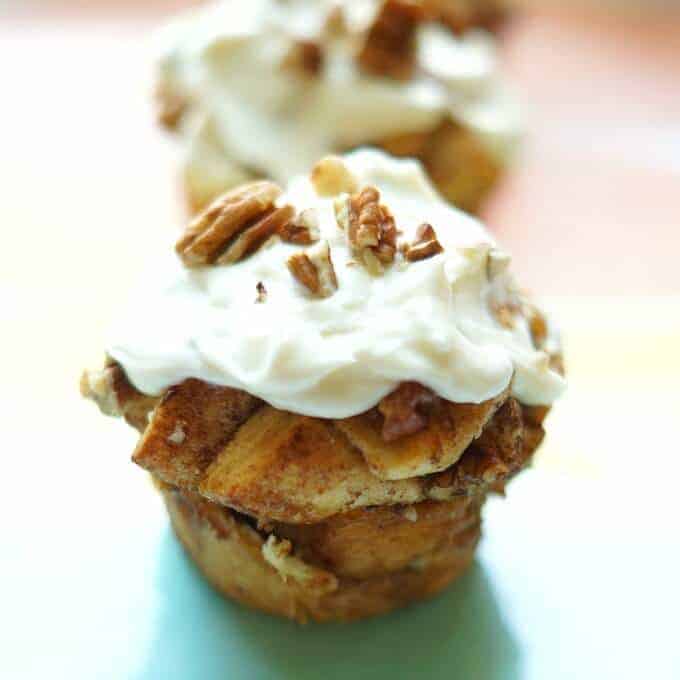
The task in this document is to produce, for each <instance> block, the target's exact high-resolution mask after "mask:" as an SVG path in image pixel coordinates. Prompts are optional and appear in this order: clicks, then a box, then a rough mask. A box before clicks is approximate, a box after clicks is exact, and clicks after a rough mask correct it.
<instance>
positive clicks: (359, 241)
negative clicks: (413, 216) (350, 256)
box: [335, 186, 397, 274]
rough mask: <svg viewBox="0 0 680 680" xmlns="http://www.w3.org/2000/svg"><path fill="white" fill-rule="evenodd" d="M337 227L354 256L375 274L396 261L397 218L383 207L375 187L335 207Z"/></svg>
mask: <svg viewBox="0 0 680 680" xmlns="http://www.w3.org/2000/svg"><path fill="white" fill-rule="evenodd" d="M335 216H336V219H337V222H338V226H339V227H340V228H341V229H343V230H344V231H345V234H346V236H347V240H348V242H349V244H350V246H351V247H352V250H353V251H354V253H355V254H356V255H357V256H358V258H359V259H360V260H361V261H362V262H363V263H364V265H365V266H366V268H367V269H368V270H369V271H370V272H371V273H372V274H379V273H381V272H382V271H383V267H384V265H387V264H390V263H392V262H393V261H394V256H395V254H396V251H397V228H396V225H395V223H394V217H392V214H391V213H390V211H389V210H388V209H387V207H385V206H384V205H381V204H380V192H379V191H378V190H377V189H376V188H375V187H373V186H369V187H365V188H364V189H362V190H361V191H360V192H358V193H356V194H354V195H352V196H350V197H348V198H347V199H342V200H340V201H339V202H338V203H336V213H335Z"/></svg>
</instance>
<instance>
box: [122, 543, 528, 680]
mask: <svg viewBox="0 0 680 680" xmlns="http://www.w3.org/2000/svg"><path fill="white" fill-rule="evenodd" d="M160 558H161V561H160V562H159V573H158V585H159V588H160V589H161V590H162V592H163V593H164V596H165V597H164V598H163V602H162V603H161V606H160V611H159V612H158V618H157V621H156V630H155V633H156V639H155V641H154V643H153V645H152V647H151V650H150V654H149V657H148V659H147V662H146V663H145V664H144V668H143V669H142V670H141V671H140V672H139V673H138V674H136V675H135V676H134V677H135V678H138V679H139V680H142V679H143V680H156V679H158V680H161V679H163V680H170V679H175V678H176V679H178V680H179V679H184V678H194V677H196V678H217V677H227V678H234V679H240V678H254V677H263V678H265V677H267V678H269V677H272V678H274V677H275V678H290V679H295V680H304V679H305V678H320V677H323V678H325V680H335V679H336V678H337V679H341V678H351V677H361V678H367V679H370V678H386V677H393V678H397V677H417V676H419V675H420V674H422V675H420V677H427V678H433V679H435V678H451V677H452V672H453V669H455V672H456V676H457V677H475V678H483V679H486V678H488V679H489V680H492V679H493V680H501V679H505V678H508V679H509V678H516V677H518V674H517V672H518V670H519V655H518V650H517V647H516V645H515V644H514V643H513V641H512V639H511V637H510V635H509V633H508V631H507V629H506V627H505V626H504V625H503V622H502V620H501V617H500V613H499V611H498V606H497V604H496V601H495V599H494V596H493V592H492V590H491V587H490V584H489V581H488V578H487V576H486V574H485V572H484V569H483V568H482V567H481V566H480V565H475V567H474V568H473V569H472V570H471V571H470V572H469V573H468V574H467V575H466V576H465V578H464V579H462V580H461V581H460V582H459V583H457V584H456V585H455V586H454V587H452V588H451V589H449V590H448V592H447V593H446V594H445V595H444V596H443V597H441V598H438V599H436V600H433V601H432V602H428V603H426V604H423V605H420V606H416V607H412V608H410V609H407V610H405V611H402V612H398V613H395V614H392V615H390V616H386V617H382V618H379V619H375V620H373V621H367V622H361V623H359V624H355V625H351V626H343V625H331V626H306V627H304V628H301V627H300V626H299V625H297V624H294V623H290V622H287V621H280V620H278V619H274V618H272V617H269V616H267V615H265V614H260V613H257V612H252V611H249V610H246V609H245V608H243V607H240V606H239V605H236V604H233V603H230V602H227V601H225V600H223V599H221V598H219V597H216V596H215V593H214V591H213V590H212V589H211V588H210V586H208V585H207V584H206V583H205V582H204V581H202V580H201V579H200V578H199V575H198V574H197V573H196V571H195V569H194V568H193V565H191V564H190V563H189V561H188V560H187V559H186V558H185V557H184V555H183V554H182V551H181V548H179V547H178V545H177V543H176V542H175V541H174V539H173V538H172V537H171V536H170V534H169V532H168V534H166V536H165V537H164V539H163V541H162V543H161V546H160ZM166 597H167V599H166Z"/></svg>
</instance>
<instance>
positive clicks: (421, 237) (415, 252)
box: [404, 224, 444, 262]
mask: <svg viewBox="0 0 680 680" xmlns="http://www.w3.org/2000/svg"><path fill="white" fill-rule="evenodd" d="M442 252H444V248H443V247H442V244H441V243H439V241H438V240H437V234H436V233H435V231H434V229H433V227H432V225H431V224H421V225H420V226H419V227H418V229H417V230H416V240H415V241H414V242H413V243H408V244H406V246H405V247H404V257H405V258H406V259H407V260H408V261H409V262H416V261H417V260H425V259H427V258H428V257H433V256H434V255H438V254H439V253H442Z"/></svg>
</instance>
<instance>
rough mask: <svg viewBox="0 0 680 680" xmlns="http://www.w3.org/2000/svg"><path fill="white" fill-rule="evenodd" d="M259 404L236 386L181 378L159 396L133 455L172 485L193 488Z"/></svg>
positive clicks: (147, 468) (136, 461)
mask: <svg viewBox="0 0 680 680" xmlns="http://www.w3.org/2000/svg"><path fill="white" fill-rule="evenodd" d="M261 403H262V402H261V401H260V400H259V399H257V398H256V397H253V396H251V395H250V394H247V393H246V392H241V391H240V390H234V389H231V388H229V387H218V386H216V385H209V384H208V383H204V382H203V381H201V380H195V379H193V378H190V379H189V380H185V381H184V382H183V383H181V384H179V385H176V386H174V387H171V388H170V389H168V390H167V391H166V393H165V394H164V395H163V399H162V400H161V402H160V403H159V404H158V406H157V408H156V410H155V411H154V414H153V417H152V419H151V422H150V423H149V426H148V427H147V428H146V430H145V431H144V434H143V435H142V438H141V439H140V441H139V443H138V444H137V447H136V449H135V451H134V453H133V454H132V460H133V461H134V462H135V463H137V465H140V466H141V467H143V468H145V469H146V470H148V471H149V472H152V473H153V474H154V475H156V476H157V477H159V478H160V479H162V480H164V481H166V482H168V483H170V484H174V485H177V486H185V487H191V488H193V487H195V486H196V484H197V483H198V481H199V480H200V479H202V477H203V475H204V474H205V471H206V470H207V468H208V466H209V465H210V463H211V462H212V461H213V460H214V459H215V457H216V456H217V455H218V453H219V452H220V450H221V449H222V447H223V446H224V445H225V444H226V443H227V442H228V441H229V440H230V439H231V438H232V436H233V434H234V432H236V430H237V428H238V427H239V426H240V425H241V423H242V422H243V421H244V420H246V419H247V418H248V416H250V414H251V413H253V411H254V410H255V409H257V408H258V407H259V406H260V404H261Z"/></svg>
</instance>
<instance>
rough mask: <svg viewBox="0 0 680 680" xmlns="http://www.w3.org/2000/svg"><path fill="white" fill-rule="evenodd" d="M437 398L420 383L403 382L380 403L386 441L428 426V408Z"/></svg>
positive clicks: (391, 440)
mask: <svg viewBox="0 0 680 680" xmlns="http://www.w3.org/2000/svg"><path fill="white" fill-rule="evenodd" d="M436 400H437V395H436V394H435V393H434V392H432V390H429V389H428V388H427V387H424V386H423V385H421V384H420V383H417V382H403V383H401V384H400V385H399V387H397V389H396V390H394V392H392V393H390V394H388V395H387V396H386V397H385V398H384V399H382V401H381V402H380V403H379V404H378V411H380V413H382V415H383V416H384V418H385V420H384V421H383V427H382V436H383V439H384V440H385V441H386V442H393V441H395V440H397V439H399V438H401V437H404V436H406V435H409V434H415V433H416V432H419V431H420V430H422V429H424V428H425V427H427V423H428V414H427V409H428V408H430V407H431V406H432V405H433V404H434V403H435V402H436Z"/></svg>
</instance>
